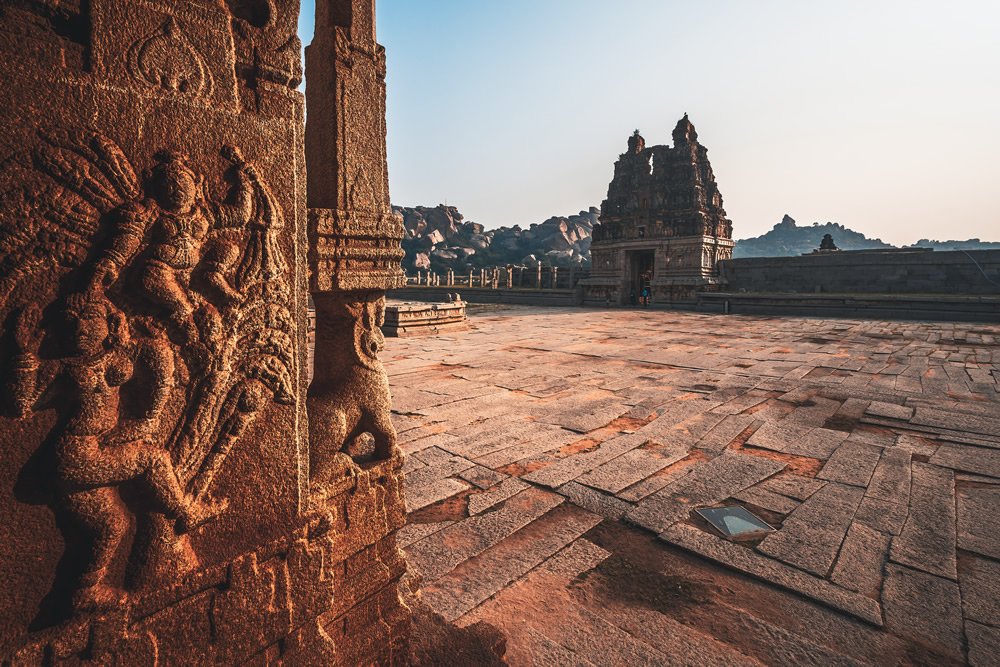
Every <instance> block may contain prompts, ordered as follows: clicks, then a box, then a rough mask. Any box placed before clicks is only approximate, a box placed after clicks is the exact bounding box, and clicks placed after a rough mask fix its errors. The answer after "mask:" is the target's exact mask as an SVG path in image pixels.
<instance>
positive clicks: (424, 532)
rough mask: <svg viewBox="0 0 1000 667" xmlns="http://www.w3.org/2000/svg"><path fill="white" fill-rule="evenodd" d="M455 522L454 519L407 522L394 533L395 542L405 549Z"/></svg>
mask: <svg viewBox="0 0 1000 667" xmlns="http://www.w3.org/2000/svg"><path fill="white" fill-rule="evenodd" d="M453 523H455V522H454V521H435V522H433V523H408V524H406V525H405V526H403V527H402V528H400V529H399V531H398V532H397V533H396V543H397V544H398V545H399V548H400V549H405V548H406V547H408V546H410V545H411V544H413V543H414V542H417V541H419V540H422V539H424V538H425V537H427V536H428V535H433V534H434V533H436V532H438V531H439V530H443V529H445V528H447V527H448V526H450V525H451V524H453Z"/></svg>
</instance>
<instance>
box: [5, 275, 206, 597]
mask: <svg viewBox="0 0 1000 667" xmlns="http://www.w3.org/2000/svg"><path fill="white" fill-rule="evenodd" d="M38 317H39V311H38V309H37V308H31V309H28V310H25V311H22V312H21V313H20V314H19V315H18V317H17V325H16V330H15V341H16V344H17V355H16V356H15V360H14V375H15V377H14V383H13V389H14V405H15V408H16V412H17V413H18V416H19V417H24V416H27V414H28V413H30V412H31V411H34V410H45V409H55V410H57V411H58V412H59V413H61V414H60V419H59V421H58V423H57V425H56V427H55V428H56V433H54V434H53V436H54V437H51V436H50V440H51V441H52V442H53V443H54V444H53V451H52V455H53V461H52V463H53V464H54V473H55V480H54V492H55V505H56V509H57V511H61V512H65V513H66V514H67V515H69V517H70V518H71V520H72V521H73V523H74V524H75V525H76V526H77V528H79V529H82V532H83V533H84V534H85V538H87V539H86V541H89V543H90V544H89V545H86V546H85V549H84V551H85V552H86V553H87V554H88V555H87V556H85V560H86V562H85V564H84V565H83V568H82V572H81V574H80V576H79V581H78V582H77V585H76V592H75V594H74V596H73V604H74V606H76V607H81V606H88V605H93V604H98V605H100V604H106V603H110V602H112V601H114V600H116V599H118V598H119V597H120V593H119V592H118V591H116V590H115V589H114V588H113V587H112V586H109V585H108V584H106V583H105V577H106V575H107V570H108V565H109V564H110V562H111V560H112V558H113V556H114V555H115V552H116V551H117V550H118V547H119V546H120V545H121V542H122V540H123V538H124V537H125V534H126V533H127V531H128V529H129V521H128V518H127V517H126V516H124V515H123V512H122V510H121V499H120V498H119V494H118V487H119V486H120V485H122V484H124V483H126V482H132V483H134V484H135V485H136V486H137V488H138V490H139V492H140V493H141V494H142V495H143V497H144V498H143V500H144V501H146V502H148V503H149V504H150V505H152V506H153V507H154V508H155V509H156V511H159V512H161V513H163V514H165V515H166V516H167V517H169V518H171V519H174V520H176V521H177V524H178V528H179V529H180V530H182V531H187V530H192V529H193V528H195V527H196V526H198V525H200V524H201V523H203V522H204V521H206V520H207V519H209V518H211V517H212V516H214V515H215V514H217V513H218V512H219V511H221V509H222V508H223V506H224V505H223V504H213V503H203V502H199V501H195V500H194V499H192V498H190V497H188V496H187V495H186V494H185V493H184V492H183V490H182V489H181V486H180V483H179V481H178V479H177V475H176V474H175V472H174V468H173V465H172V464H171V461H170V457H169V455H168V454H167V452H166V451H165V450H163V449H162V448H160V447H156V446H154V445H152V444H150V443H149V442H148V441H147V440H146V439H145V436H147V435H148V434H149V433H151V432H152V431H153V430H154V429H155V428H156V426H157V424H158V420H159V418H160V414H161V411H162V409H163V406H164V404H165V402H166V401H167V399H168V398H169V396H170V391H171V389H172V388H173V371H174V367H173V356H172V354H171V352H170V350H169V349H166V348H165V346H164V345H163V344H162V343H160V342H159V341H155V340H152V339H134V338H132V336H131V335H130V332H129V325H128V323H127V321H126V318H125V316H124V315H123V314H122V313H121V312H119V311H118V310H117V309H116V308H115V307H114V306H113V305H112V304H111V302H110V301H108V300H107V299H106V298H105V297H104V296H103V295H101V294H100V293H98V292H93V291H91V292H87V293H83V294H72V295H70V296H69V297H67V298H66V299H65V301H64V303H63V306H62V308H61V312H60V321H59V322H58V330H59V332H60V333H61V335H62V338H63V340H62V341H61V350H62V352H63V356H62V357H61V358H59V359H56V360H54V361H53V362H52V363H55V364H58V366H59V367H58V369H57V370H56V372H55V373H54V374H48V375H53V376H54V379H53V380H52V381H51V383H49V384H48V386H41V387H39V386H38V377H39V365H40V362H39V358H38V356H37V354H36V351H35V348H37V345H38V343H39V342H40V340H41V336H40V334H39V330H38V327H37V325H38ZM137 367H142V369H141V370H142V371H144V373H142V374H143V375H144V376H145V377H146V378H147V380H146V383H142V384H141V386H140V387H138V388H137V389H139V390H140V391H142V392H143V395H147V396H148V405H146V406H145V407H144V409H143V410H142V413H141V414H140V415H133V417H138V420H137V421H135V422H133V425H132V426H131V428H130V427H129V421H130V420H129V419H127V415H124V414H123V409H122V400H121V396H120V394H121V388H122V387H123V386H124V385H125V384H126V383H129V382H130V381H131V380H133V379H134V378H135V377H136V376H137V375H138V373H137V370H138V369H137Z"/></svg>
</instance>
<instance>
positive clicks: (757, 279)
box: [719, 250, 1000, 295]
mask: <svg viewBox="0 0 1000 667" xmlns="http://www.w3.org/2000/svg"><path fill="white" fill-rule="evenodd" d="M977 264H978V266H977ZM719 268H720V271H721V275H722V278H723V279H724V280H725V281H726V282H727V284H726V286H725V288H724V289H725V290H726V291H728V292H739V291H743V290H745V291H747V292H821V293H822V292H827V293H864V294H871V293H881V294H980V295H982V294H1000V251H998V250H970V251H968V253H966V252H962V251H949V252H938V251H923V250H914V251H906V250H894V251H877V250H861V251H839V252H830V253H817V254H815V255H803V256H800V257H747V258H741V259H730V260H725V261H722V262H719ZM991 281H992V282H991Z"/></svg>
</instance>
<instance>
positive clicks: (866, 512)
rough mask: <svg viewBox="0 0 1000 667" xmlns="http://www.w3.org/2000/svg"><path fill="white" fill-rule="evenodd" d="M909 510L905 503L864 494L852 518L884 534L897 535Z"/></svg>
mask: <svg viewBox="0 0 1000 667" xmlns="http://www.w3.org/2000/svg"><path fill="white" fill-rule="evenodd" d="M909 512H910V508H909V506H908V505H906V504H905V503H893V502H889V501H888V500H881V499H879V498H872V497H871V496H865V497H864V499H863V500H862V501H861V505H860V506H859V507H858V512H857V514H855V515H854V520H855V521H858V522H860V523H863V524H865V525H866V526H868V527H869V528H874V529H875V530H877V531H879V532H882V533H885V534H886V535H899V531H901V530H902V529H903V524H904V523H905V522H906V517H907V516H908V515H909Z"/></svg>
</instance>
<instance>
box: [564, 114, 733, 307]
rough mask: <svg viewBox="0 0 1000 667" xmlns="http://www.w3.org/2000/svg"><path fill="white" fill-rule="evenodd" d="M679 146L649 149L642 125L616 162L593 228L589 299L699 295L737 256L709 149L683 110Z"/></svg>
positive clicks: (676, 138) (654, 300) (660, 299)
mask: <svg viewBox="0 0 1000 667" xmlns="http://www.w3.org/2000/svg"><path fill="white" fill-rule="evenodd" d="M673 137H674V145H673V147H670V146H651V147H648V148H647V147H646V141H645V140H644V139H643V138H642V136H641V135H640V134H639V131H638V130H636V131H635V133H634V134H633V135H632V136H631V137H629V140H628V150H627V151H626V152H625V153H623V154H622V155H621V156H620V157H619V158H618V161H617V162H616V163H615V175H614V178H613V179H612V180H611V184H610V185H609V186H608V198H607V199H606V200H605V201H604V203H603V204H602V205H601V221H600V224H598V225H597V226H596V227H595V228H594V237H593V238H594V240H593V244H592V245H591V247H590V248H591V250H590V251H591V257H592V261H593V269H592V271H591V277H590V278H589V279H586V280H584V281H582V284H583V285H584V289H585V291H586V296H587V299H588V301H598V302H606V301H607V300H609V299H610V300H611V302H612V303H615V304H620V305H627V304H629V303H631V301H632V295H633V293H634V294H635V297H636V300H637V301H641V300H642V295H643V292H644V291H647V292H648V295H649V302H650V303H653V304H655V303H661V304H662V303H677V302H685V301H693V300H694V299H695V294H696V293H697V292H699V291H711V290H714V289H716V286H717V285H718V283H719V277H718V269H717V268H716V265H717V263H718V261H719V260H721V259H729V258H731V257H732V254H733V245H734V244H733V240H732V237H733V223H732V221H730V220H728V219H727V218H726V212H725V210H724V209H723V208H722V195H720V194H719V188H718V187H717V186H716V184H715V176H714V175H713V173H712V166H711V164H709V161H708V149H706V148H705V147H704V146H702V145H701V144H700V143H698V133H697V132H696V131H695V129H694V125H692V124H691V121H689V120H688V117H687V114H685V115H684V118H682V119H681V120H680V121H678V122H677V126H676V127H675V128H674V132H673Z"/></svg>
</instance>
